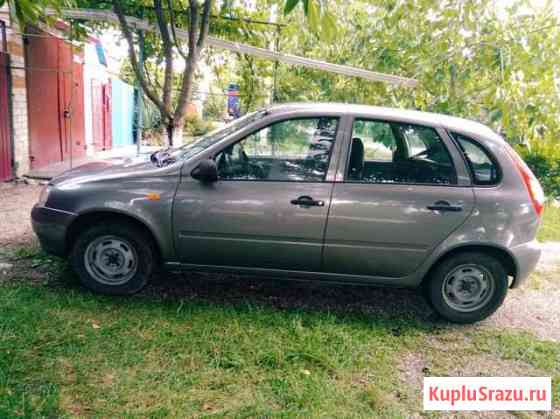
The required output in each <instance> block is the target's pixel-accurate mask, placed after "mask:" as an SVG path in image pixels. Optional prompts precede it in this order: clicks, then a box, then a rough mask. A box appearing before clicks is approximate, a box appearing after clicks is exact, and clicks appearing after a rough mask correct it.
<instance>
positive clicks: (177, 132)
mask: <svg viewBox="0 0 560 419" xmlns="http://www.w3.org/2000/svg"><path fill="white" fill-rule="evenodd" d="M172 141H173V147H180V146H182V145H183V124H182V123H180V124H178V125H176V126H175V127H173V134H172Z"/></svg>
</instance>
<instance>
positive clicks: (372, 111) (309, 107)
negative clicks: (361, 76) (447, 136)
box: [266, 102, 504, 142]
mask: <svg viewBox="0 0 560 419" xmlns="http://www.w3.org/2000/svg"><path fill="white" fill-rule="evenodd" d="M266 110H267V111H268V112H269V113H271V114H274V113H279V114H281V113H291V112H298V111H299V112H301V111H313V112H326V113H333V112H334V113H340V114H354V115H360V116H366V117H367V116H369V117H372V118H379V119H388V120H397V121H404V122H409V123H415V124H420V125H431V126H441V127H443V128H446V129H448V130H450V131H456V132H459V133H461V134H465V135H467V136H475V137H483V138H485V139H488V140H490V141H499V142H503V141H504V139H503V138H502V137H501V136H499V135H498V134H497V133H496V132H494V131H493V130H492V129H491V128H489V127H487V126H486V125H484V124H481V123H480V122H476V121H472V120H469V119H464V118H458V117H454V116H449V115H444V114H439V113H432V112H421V111H413V110H407V109H399V108H388V107H381V106H368V105H356V104H349V103H330V102H329V103H326V102H295V103H283V104H275V105H271V106H270V107H269V108H267V109H266Z"/></svg>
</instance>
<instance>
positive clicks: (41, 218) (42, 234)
mask: <svg viewBox="0 0 560 419" xmlns="http://www.w3.org/2000/svg"><path fill="white" fill-rule="evenodd" d="M76 216H77V215H76V214H74V213H72V212H67V211H61V210H56V209H53V208H47V207H42V206H38V205H35V206H34V207H33V210H32V211H31V225H32V226H33V231H34V232H35V234H36V235H37V237H38V238H39V242H40V243H41V247H42V248H43V249H44V250H45V251H46V252H47V253H50V254H53V255H57V256H65V255H66V233H67V231H68V227H69V226H70V224H71V223H72V221H74V219H75V218H76Z"/></svg>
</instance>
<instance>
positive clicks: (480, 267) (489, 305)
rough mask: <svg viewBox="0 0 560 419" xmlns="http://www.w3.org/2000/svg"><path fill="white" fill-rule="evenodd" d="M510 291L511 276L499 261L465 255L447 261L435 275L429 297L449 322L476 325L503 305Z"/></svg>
mask: <svg viewBox="0 0 560 419" xmlns="http://www.w3.org/2000/svg"><path fill="white" fill-rule="evenodd" d="M507 289H508V278H507V273H506V271H505V269H504V267H503V266H502V264H501V263H500V261H499V260H497V259H496V258H494V257H492V256H490V255H487V254H484V253H480V252H464V253H459V254H456V255H453V256H451V257H449V258H447V259H445V260H443V261H442V262H441V263H440V264H439V265H438V266H437V267H436V268H435V269H434V270H433V271H432V273H431V275H430V278H428V282H427V283H426V288H425V294H426V296H427V298H428V300H429V301H430V303H431V304H432V307H433V308H434V309H435V310H436V311H437V312H438V313H439V314H440V315H441V316H442V317H444V318H445V319H447V320H449V321H452V322H455V323H474V322H477V321H480V320H482V319H485V318H486V317H488V316H490V315H491V314H492V313H494V312H495V311H496V310H497V309H498V307H500V306H501V305H502V303H503V301H504V299H505V297H506V294H507Z"/></svg>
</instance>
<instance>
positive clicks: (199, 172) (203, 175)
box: [191, 159, 218, 183]
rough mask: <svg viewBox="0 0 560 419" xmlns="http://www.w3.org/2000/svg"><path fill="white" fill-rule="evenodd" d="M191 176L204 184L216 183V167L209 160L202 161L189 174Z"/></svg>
mask: <svg viewBox="0 0 560 419" xmlns="http://www.w3.org/2000/svg"><path fill="white" fill-rule="evenodd" d="M191 176H192V177H193V178H194V179H196V180H199V181H201V182H205V183H211V182H216V181H217V180H218V166H216V162H215V161H214V160H211V159H207V160H202V161H201V162H200V163H199V164H198V166H196V167H195V168H194V169H193V171H192V172H191Z"/></svg>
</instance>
